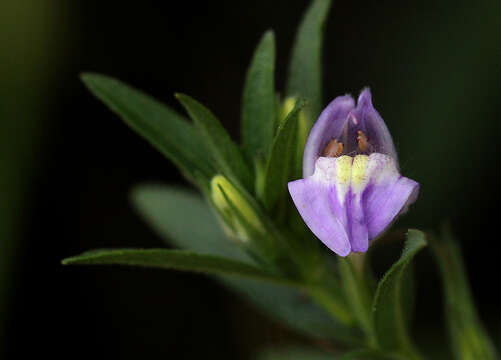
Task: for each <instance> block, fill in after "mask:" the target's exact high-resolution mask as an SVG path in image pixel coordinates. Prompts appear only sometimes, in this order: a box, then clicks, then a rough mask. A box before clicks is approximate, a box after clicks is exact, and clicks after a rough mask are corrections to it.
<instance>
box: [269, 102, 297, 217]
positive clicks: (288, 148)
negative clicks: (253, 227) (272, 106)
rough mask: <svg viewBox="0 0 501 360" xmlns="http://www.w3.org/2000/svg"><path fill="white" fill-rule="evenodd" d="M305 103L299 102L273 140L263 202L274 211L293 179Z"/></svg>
mask: <svg viewBox="0 0 501 360" xmlns="http://www.w3.org/2000/svg"><path fill="white" fill-rule="evenodd" d="M304 106H305V101H303V100H298V101H297V102H296V105H295V106H294V109H293V110H292V111H291V112H290V113H289V115H287V117H286V119H285V120H284V121H283V123H282V124H281V125H280V127H279V128H278V131H277V135H276V136H275V139H274V140H273V147H272V149H271V153H270V157H269V158H268V162H267V165H266V176H265V185H264V198H263V202H264V205H265V208H266V209H267V210H269V211H270V210H272V209H273V208H274V206H275V205H276V204H277V202H278V201H279V200H280V199H281V198H283V197H284V196H285V195H286V194H287V182H288V181H289V180H290V178H291V175H292V174H291V172H292V165H293V161H294V160H295V158H296V141H295V140H296V139H297V123H298V118H299V114H300V111H301V109H302V108H303V107H304Z"/></svg>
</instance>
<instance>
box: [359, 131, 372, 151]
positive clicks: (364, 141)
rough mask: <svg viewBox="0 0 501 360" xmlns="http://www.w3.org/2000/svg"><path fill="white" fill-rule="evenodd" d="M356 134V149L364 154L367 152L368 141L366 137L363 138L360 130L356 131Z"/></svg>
mask: <svg viewBox="0 0 501 360" xmlns="http://www.w3.org/2000/svg"><path fill="white" fill-rule="evenodd" d="M357 134H358V136H357V142H358V148H359V149H360V151H362V152H366V151H367V150H369V141H368V140H367V136H365V134H364V133H363V132H362V131H360V130H358V131H357Z"/></svg>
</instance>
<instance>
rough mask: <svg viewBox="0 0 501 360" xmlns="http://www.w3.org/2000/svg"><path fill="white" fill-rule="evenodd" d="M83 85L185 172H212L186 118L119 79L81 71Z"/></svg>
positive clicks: (191, 174)
mask: <svg viewBox="0 0 501 360" xmlns="http://www.w3.org/2000/svg"><path fill="white" fill-rule="evenodd" d="M82 81H83V82H84V83H85V85H86V86H87V88H88V89H89V90H90V91H91V92H92V93H93V94H94V95H95V96H96V97H97V98H98V99H99V100H101V101H102V102H103V103H104V104H106V105H107V106H108V107H109V108H110V109H111V110H112V111H113V112H114V113H116V114H117V115H118V116H120V117H121V118H122V120H123V121H125V123H126V124H127V125H129V126H130V127H131V128H132V129H133V130H135V131H136V132H138V133H139V134H140V135H141V136H142V137H144V138H145V139H146V140H147V141H148V142H150V143H151V144H152V145H153V146H154V147H155V148H156V149H157V150H159V151H160V152H161V153H162V154H164V155H165V156H166V157H168V158H169V159H170V160H171V161H172V162H173V163H174V164H175V165H176V166H177V167H178V168H179V169H180V170H181V171H182V172H183V173H184V175H185V176H187V177H188V178H190V179H191V180H194V179H195V178H196V177H197V176H196V173H199V174H201V175H202V178H203V179H204V180H205V181H208V180H209V179H210V178H211V177H212V175H213V174H214V173H215V170H214V168H213V167H212V166H211V164H212V161H211V160H210V156H209V153H208V151H207V149H206V148H205V147H204V142H203V141H202V138H201V136H200V135H199V134H198V133H197V132H196V130H195V129H194V128H193V125H192V124H190V123H189V122H188V121H186V119H185V118H184V117H182V116H180V115H179V114H177V113H176V112H175V111H173V110H171V109H170V108H169V107H167V106H165V105H163V104H161V103H160V102H158V101H156V100H154V99H153V98H151V97H150V96H148V95H146V94H144V93H143V92H141V91H139V90H137V89H135V88H133V87H131V86H128V85H126V84H124V83H122V82H121V81H119V80H116V79H113V78H111V77H108V76H104V75H98V74H91V73H88V74H83V75H82Z"/></svg>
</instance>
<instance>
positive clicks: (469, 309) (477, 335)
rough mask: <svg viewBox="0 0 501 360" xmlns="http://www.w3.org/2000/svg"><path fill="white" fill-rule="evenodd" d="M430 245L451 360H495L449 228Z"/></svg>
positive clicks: (493, 349) (495, 357) (457, 247)
mask: <svg viewBox="0 0 501 360" xmlns="http://www.w3.org/2000/svg"><path fill="white" fill-rule="evenodd" d="M432 239H433V238H432ZM431 244H432V249H433V252H434V254H435V258H436V260H437V262H438V265H439V267H440V273H441V275H442V282H443V286H444V289H445V309H446V315H447V322H448V327H449V336H450V339H451V342H452V348H453V353H454V357H455V359H457V360H474V359H485V360H490V359H498V358H499V356H498V355H497V352H496V350H495V347H494V345H493V342H492V340H491V339H490V338H489V335H488V334H487V332H486V330H485V328H484V326H483V325H482V323H481V321H480V319H479V317H478V314H477V311H476V309H475V305H474V302H473V297H472V294H471V290H470V287H469V285H468V280H467V276H466V270H465V267H464V264H463V259H462V257H461V250H460V248H459V245H458V243H457V242H456V241H454V239H453V237H452V234H451V231H450V229H449V228H448V227H444V230H443V231H442V235H441V239H440V240H437V239H433V240H432V241H431Z"/></svg>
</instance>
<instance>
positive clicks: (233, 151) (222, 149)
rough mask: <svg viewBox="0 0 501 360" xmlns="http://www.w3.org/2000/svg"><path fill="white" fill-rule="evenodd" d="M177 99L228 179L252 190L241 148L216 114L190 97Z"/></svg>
mask: <svg viewBox="0 0 501 360" xmlns="http://www.w3.org/2000/svg"><path fill="white" fill-rule="evenodd" d="M176 98H177V99H178V100H179V101H180V102H181V104H182V105H183V106H184V107H185V109H186V111H187V112H188V113H189V114H190V117H191V118H192V119H193V122H194V124H195V126H196V128H197V129H198V130H199V132H200V135H201V138H202V141H203V143H205V145H206V148H207V149H208V150H209V151H210V153H211V155H212V157H213V158H214V160H215V162H216V166H217V168H218V169H219V170H220V171H221V172H222V173H223V174H224V175H226V176H227V177H228V178H230V179H233V180H236V181H239V182H240V183H241V184H242V185H244V186H245V188H247V189H252V187H253V176H252V172H251V170H250V168H249V167H248V166H247V164H246V163H245V160H244V157H243V154H242V152H241V151H240V148H239V147H238V146H237V145H236V144H235V143H234V142H233V140H231V137H230V135H229V134H228V132H227V131H226V129H225V128H224V127H223V126H222V125H221V123H220V122H219V120H218V119H217V118H216V117H215V116H214V114H213V113H212V112H211V111H210V110H209V109H207V108H206V107H205V106H203V105H202V104H200V103H199V102H198V101H196V100H194V99H193V98H191V97H189V96H188V95H184V94H176Z"/></svg>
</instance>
